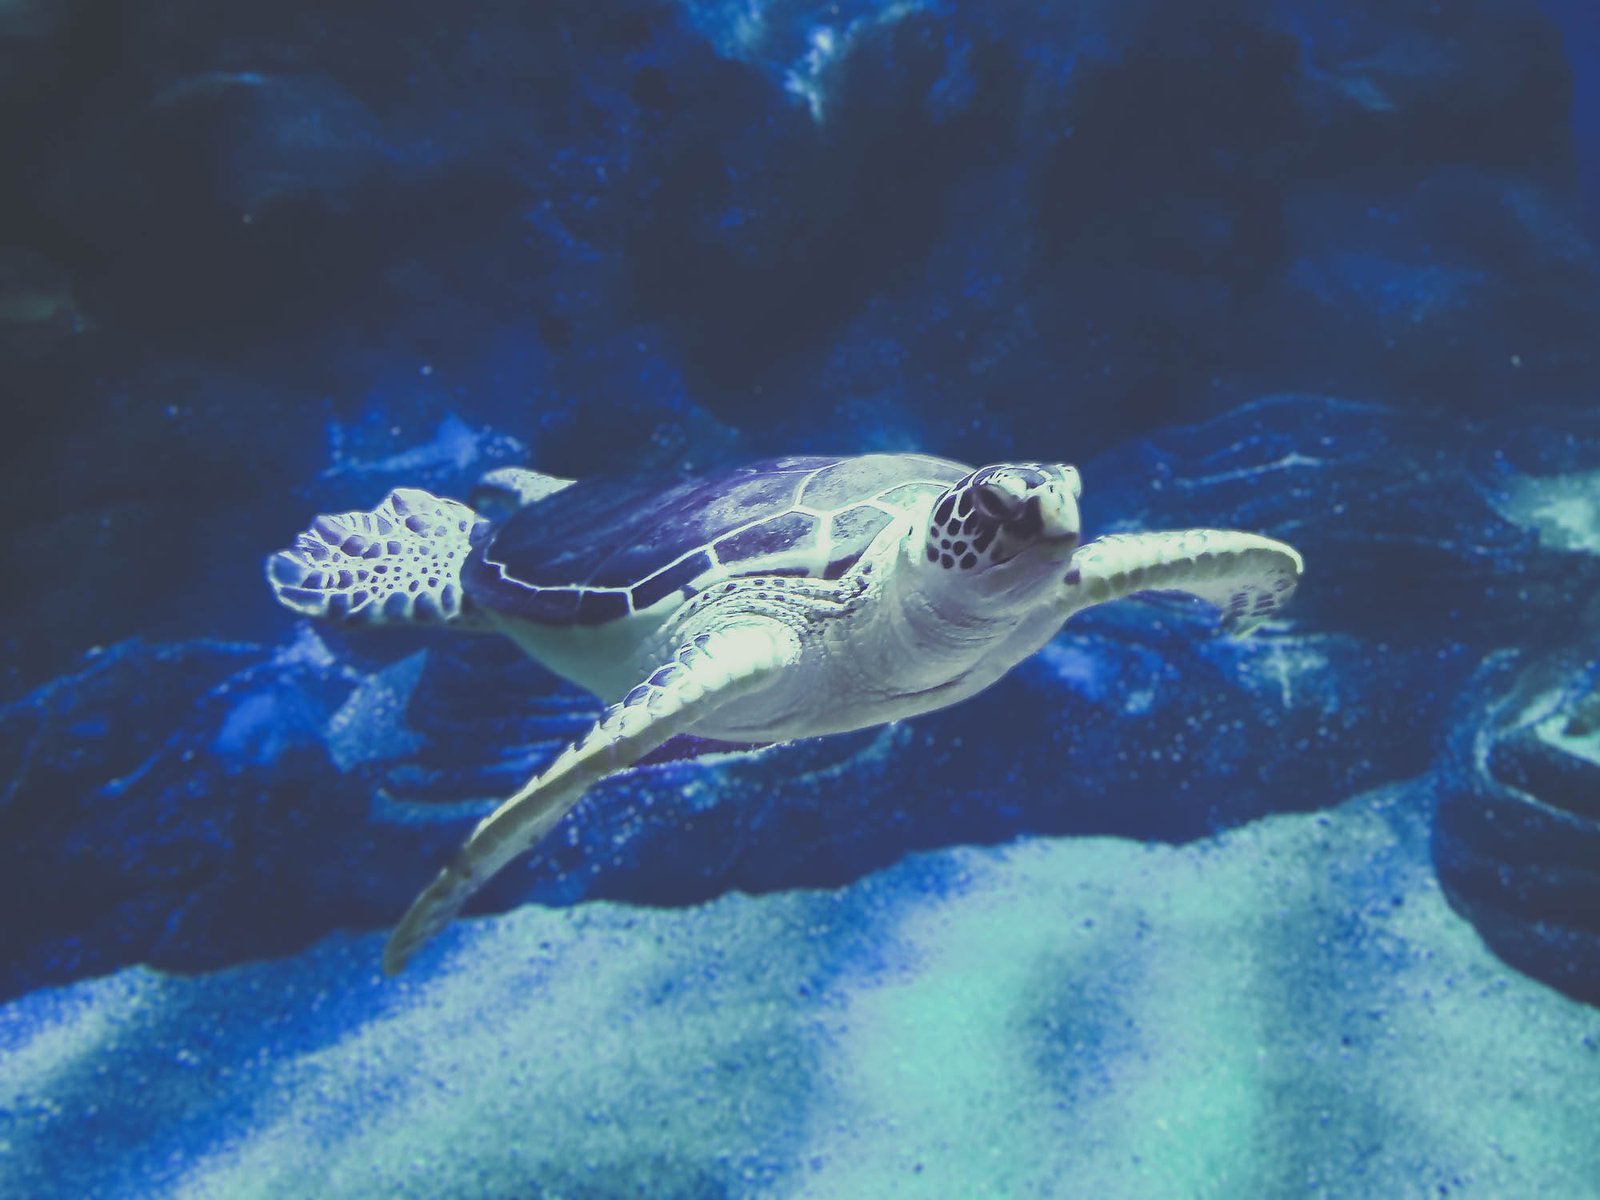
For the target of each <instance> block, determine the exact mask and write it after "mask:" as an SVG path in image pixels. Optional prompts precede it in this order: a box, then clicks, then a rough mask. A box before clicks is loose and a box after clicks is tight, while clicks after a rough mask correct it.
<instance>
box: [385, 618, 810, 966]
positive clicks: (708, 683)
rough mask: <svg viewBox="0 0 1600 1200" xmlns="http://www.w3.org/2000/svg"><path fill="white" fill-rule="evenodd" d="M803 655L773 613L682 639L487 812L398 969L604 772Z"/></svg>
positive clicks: (427, 906) (427, 896)
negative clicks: (575, 740)
mask: <svg viewBox="0 0 1600 1200" xmlns="http://www.w3.org/2000/svg"><path fill="white" fill-rule="evenodd" d="M799 656H800V640H799V638H798V637H797V636H796V634H795V632H794V631H793V630H792V629H790V628H789V627H788V626H787V625H785V624H783V623H782V622H780V621H776V620H758V619H751V620H749V621H747V622H744V623H741V624H738V625H734V626H730V627H728V628H726V629H721V630H718V631H716V632H714V633H703V634H700V635H699V636H698V637H696V638H695V639H694V640H693V641H691V642H689V643H688V644H687V645H685V646H684V647H682V648H681V649H680V650H679V651H678V653H677V654H676V656H674V657H673V658H672V660H671V661H669V662H667V663H665V664H664V665H663V666H661V667H660V668H658V669H657V670H656V671H655V672H654V673H653V674H652V675H651V676H650V678H649V679H647V680H645V681H644V682H643V683H641V684H639V686H638V687H636V688H634V689H633V690H632V691H631V692H629V693H628V694H627V695H626V696H625V697H623V699H622V700H621V701H620V702H618V703H617V704H614V705H612V706H611V707H610V708H609V709H607V710H606V713H605V715H604V716H602V717H601V718H600V720H599V721H598V722H596V723H595V726H594V728H593V729H591V730H590V731H589V732H588V734H586V735H585V736H584V737H583V739H582V740H581V741H579V742H578V743H577V744H575V745H573V746H570V747H568V748H567V749H566V750H565V751H563V752H562V754H561V756H560V757H559V758H557V759H556V760H555V762H553V763H551V764H550V766H549V767H548V768H547V769H546V770H544V771H542V772H541V773H540V774H538V775H536V776H534V777H533V778H532V779H530V780H529V781H528V782H527V783H526V784H524V785H523V787H522V789H521V790H520V791H518V792H517V794H516V795H514V796H512V797H511V798H510V799H509V800H507V801H505V803H503V804H501V805H500V807H499V808H497V809H495V810H494V812H492V813H490V814H489V815H488V816H487V817H485V818H484V819H483V820H482V821H481V822H479V824H478V827H477V828H476V829H474V830H473V831H472V835H471V836H470V837H469V838H468V839H467V840H466V842H465V843H464V844H463V845H462V847H461V849H459V850H458V851H456V854H455V857H454V858H453V859H451V861H450V863H449V864H448V865H447V866H446V867H445V868H444V870H442V871H440V872H439V874H438V875H437V876H436V877H435V878H434V881H433V882H432V883H430V884H429V885H428V886H427V888H426V889H425V890H424V891H423V893H422V894H421V895H420V896H418V897H417V899H416V901H415V902H414V903H413V904H412V905H411V907H410V908H409V909H408V910H407V911H406V914H405V916H404V917H402V918H401V920H400V924H399V925H397V926H396V927H395V930H394V933H393V934H391V935H390V937H389V942H388V944H387V945H386V946H385V947H384V951H383V969H384V970H385V971H386V972H387V973H389V974H391V975H392V974H394V973H395V972H396V971H399V970H400V969H401V968H402V967H404V966H405V965H406V963H407V962H408V961H410V959H411V957H412V955H414V954H415V953H416V952H417V950H418V949H419V948H420V947H421V946H422V944H423V943H424V942H426V941H427V940H428V939H429V938H431V937H433V936H434V935H435V934H436V933H438V932H439V931H440V930H442V929H443V928H444V927H445V926H446V925H448V924H449V923H450V922H451V921H452V920H453V919H454V918H455V916H456V914H457V913H458V912H460V911H461V906H462V905H463V904H465V903H466V901H467V899H468V897H470V896H471V895H472V894H473V893H474V892H476V891H477V890H478V888H480V887H481V886H483V884H484V883H486V882H487V881H488V880H489V879H490V878H491V877H492V876H493V875H494V874H495V873H496V872H498V871H499V870H500V869H501V868H502V867H504V866H505V865H506V864H507V863H509V862H510V861H511V860H512V859H514V858H516V857H517V856H518V855H520V854H522V853H523V852H524V851H526V850H528V849H529V848H530V847H532V846H533V845H534V844H535V843H536V842H537V841H539V839H540V838H542V837H544V835H545V834H547V833H549V832H550V830H551V829H552V828H554V827H555V825H556V823H557V822H559V821H560V820H561V818H562V817H564V816H565V815H566V814H567V813H568V812H569V811H570V810H571V809H572V806H573V805H575V804H576V803H577V802H578V801H579V800H580V799H581V798H582V796H583V794H584V793H585V792H586V791H588V790H589V788H590V787H591V786H593V785H594V784H595V783H596V782H598V781H599V780H600V779H602V778H604V777H605V776H606V775H609V774H611V773H612V772H613V771H619V770H622V769H623V768H625V767H628V766H632V765H633V764H634V763H636V762H638V761H639V760H640V759H641V758H643V757H644V756H645V755H647V754H649V753H650V752H651V751H652V750H654V749H655V748H656V747H658V746H660V745H662V744H663V743H664V742H666V741H667V740H669V739H670V738H672V737H673V736H674V735H676V734H679V733H685V732H689V731H691V730H692V729H693V727H694V725H695V724H696V723H697V722H699V721H702V720H703V719H704V718H705V717H706V716H707V715H708V714H710V713H712V712H715V711H716V710H718V709H721V708H723V707H724V706H726V705H728V704H730V703H732V702H734V701H736V700H738V699H739V698H740V697H741V696H745V695H748V694H749V693H750V692H752V691H755V690H757V689H758V688H760V687H761V686H762V685H763V684H764V683H766V682H767V681H768V680H769V679H770V678H771V677H772V676H773V675H774V674H775V673H777V672H779V671H782V670H783V669H784V668H786V667H789V666H792V665H793V664H794V663H795V662H796V661H798V659H799Z"/></svg>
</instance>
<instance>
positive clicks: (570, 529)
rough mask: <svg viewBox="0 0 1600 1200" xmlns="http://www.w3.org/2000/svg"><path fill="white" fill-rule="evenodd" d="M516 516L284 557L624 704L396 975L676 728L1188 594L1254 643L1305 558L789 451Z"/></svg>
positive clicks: (335, 615) (322, 614) (524, 509)
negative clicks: (506, 871)
mask: <svg viewBox="0 0 1600 1200" xmlns="http://www.w3.org/2000/svg"><path fill="white" fill-rule="evenodd" d="M481 490H482V491H483V492H484V494H485V495H486V496H492V497H493V498H494V499H495V500H496V501H498V502H499V503H500V505H501V507H505V508H510V509H511V511H510V512H509V515H506V516H503V517H502V518H500V519H499V520H491V519H489V518H486V517H484V516H481V515H480V514H479V513H477V512H476V511H474V510H473V509H472V508H469V507H468V506H466V505H464V504H461V503H459V502H457V501H454V500H448V499H442V498H439V497H435V496H432V495H429V494H428V493H427V492H423V491H419V490H417V489H411V488H402V489H397V490H396V491H395V492H393V493H392V494H391V495H390V496H388V497H387V498H385V500H384V501H383V503H381V504H380V505H379V506H378V507H377V508H376V509H374V510H372V511H371V512H355V513H344V514H339V515H337V516H331V517H319V518H317V519H316V521H314V522H313V523H312V526H311V528H310V529H309V530H307V532H305V533H303V534H301V535H300V536H299V538H298V539H297V540H296V542H295V545H294V546H293V547H291V548H290V549H288V550H285V551H282V552H280V553H278V554H276V555H274V556H272V558H271V559H270V560H269V562H268V570H267V575H268V580H269V582H270V583H271V585H272V587H273V588H274V590H275V592H276V593H277V596H278V598H279V600H280V601H282V602H283V603H284V604H285V605H286V606H287V607H289V608H291V609H292V610H294V611H296V612H298V613H302V614H304V615H307V616H311V617H317V618H321V619H331V620H338V621H342V622H345V623H349V624H382V623H414V624H432V625H438V626H441V627H444V628H448V629H459V630H462V631H464V632H499V633H503V634H506V635H507V636H509V637H510V638H512V639H513V640H514V641H516V642H517V644H518V645H520V646H521V647H522V648H523V649H524V650H526V651H527V652H528V653H529V654H530V655H532V656H533V657H534V658H536V659H538V660H539V661H541V662H542V663H544V664H545V665H546V666H548V667H550V668H551V669H552V670H554V671H557V672H558V673H560V674H562V675H565V676H566V677H567V678H569V679H571V680H573V681H574V682H576V683H578V684H580V685H581V686H583V687H585V688H587V689H589V690H590V691H593V692H594V693H595V694H597V695H598V696H600V697H601V698H602V699H604V700H606V701H608V702H610V707H609V708H608V709H607V710H606V712H605V714H604V715H603V716H602V717H601V718H600V720H599V721H598V722H596V724H595V726H594V727H593V728H592V729H591V730H590V731H589V733H588V734H587V735H585V736H584V737H583V738H582V739H580V741H579V742H578V743H577V744H576V745H574V746H572V747H571V748H569V749H568V750H567V751H565V752H564V753H563V754H562V755H561V756H559V757H558V758H557V759H556V760H555V762H553V763H552V764H551V765H550V766H549V767H548V768H546V769H545V770H544V771H542V772H541V773H539V774H538V775H536V776H535V777H534V778H532V779H530V780H529V781H528V783H527V784H526V785H524V786H523V787H522V788H521V789H519V790H518V791H517V793H516V794H515V795H513V796H512V797H510V798H509V799H508V800H506V801H505V802H504V803H503V804H501V805H500V806H499V807H498V808H496V809H495V810H494V812H492V813H491V814H489V816H488V817H486V818H485V819H484V820H483V821H482V822H480V823H479V825H478V826H477V828H476V829H475V830H474V831H473V833H472V835H471V836H470V837H469V838H468V839H467V841H466V842H465V844H464V845H463V846H462V847H461V849H460V850H459V851H458V852H457V854H456V855H455V857H454V858H453V859H452V860H451V862H450V863H449V864H448V865H447V866H446V867H445V868H444V870H443V871H441V873H440V874H439V876H438V877H437V878H436V879H435V880H434V882H433V883H432V884H431V885H429V887H428V888H427V889H425V890H424V891H423V893H422V894H421V896H419V897H418V899H417V901H416V902H415V903H414V904H413V905H412V907H411V909H410V910H409V911H408V912H407V913H406V915H405V917H404V918H403V919H402V920H401V922H400V924H399V926H398V927H397V928H396V930H395V933H394V935H393V936H392V937H391V939H390V941H389V945H388V948H387V949H386V951H385V954H384V967H385V969H386V970H389V971H396V970H399V969H400V968H401V967H403V966H404V965H405V963H406V961H407V960H408V959H409V958H410V957H411V956H412V955H413V954H414V953H415V952H416V951H417V949H418V948H419V947H420V946H421V945H422V944H423V943H424V942H425V941H426V940H427V939H428V938H430V937H432V936H433V935H434V934H435V933H437V932H438V931H439V930H441V929H443V928H444V927H445V926H446V925H447V924H448V923H449V921H450V920H451V919H452V918H453V917H454V916H455V914H456V913H457V912H458V911H459V910H460V908H461V905H462V904H464V903H465V901H466V900H467V898H468V897H470V896H471V895H472V893H473V892H474V891H475V890H476V889H477V888H478V887H479V886H481V885H482V884H483V882H484V881H485V880H487V879H488V878H489V877H490V876H492V875H493V874H494V873H495V872H496V871H498V870H499V869H500V868H501V867H503V866H504V865H505V864H506V863H508V862H510V861H511V860H512V859H514V858H515V857H517V856H518V855H519V854H521V853H523V852H524V851H526V850H527V849H529V848H530V847H531V846H533V845H534V844H535V843H536V842H537V841H538V840H539V839H540V838H542V837H543V836H544V835H545V834H546V833H548V832H549V830H550V829H551V828H553V827H554V826H555V825H556V823H557V822H559V821H560V819H561V818H562V816H563V815H564V814H565V813H567V812H568V811H570V809H571V808H572V806H573V805H574V804H576V803H577V802H578V800H579V799H580V798H581V797H582V796H583V794H584V793H585V791H587V790H588V788H589V787H590V786H592V785H593V784H594V783H595V782H597V781H598V780H600V779H602V778H603V777H604V776H606V775H608V774H610V773H611V772H613V771H617V770H621V769H623V768H626V767H628V766H629V765H631V764H633V763H635V762H637V761H639V759H640V758H642V757H644V756H645V755H648V754H650V753H651V752H652V751H654V750H655V749H657V748H658V747H659V746H661V745H662V744H663V743H664V742H666V741H668V740H669V739H671V738H672V737H675V736H676V735H678V734H680V733H688V734H694V735H696V736H699V737H702V738H710V739H715V740H718V741H728V742H740V743H762V742H765V743H771V742H780V741H788V740H791V739H794V738H801V737H812V736H817V735H820V734H828V733H838V732H843V731H846V730H850V729H859V728H864V727H866V726H871V725H877V724H881V723H884V722H887V721H894V720H899V719H902V718H905V717H910V716H915V715H917V714H918V713H924V712H930V711H933V710H935V709H939V708H943V707H945V706H947V705H950V704H954V703H956V702H958V701H960V700H962V699H965V698H966V697H968V696H971V695H974V694H975V693H977V692H979V691H982V690H983V689H984V688H986V687H988V686H989V685H990V684H992V683H994V682H995V680H997V679H999V678H1000V677H1001V676H1002V675H1004V674H1005V673H1006V672H1007V671H1009V670H1010V669H1011V668H1012V667H1013V666H1015V665H1016V664H1017V663H1018V662H1021V661H1022V660H1023V659H1024V658H1026V657H1028V656H1029V655H1030V654H1032V653H1033V652H1034V651H1036V650H1038V649H1039V648H1040V647H1041V646H1043V645H1044V644H1045V643H1046V642H1048V641H1049V640H1050V639H1051V638H1052V637H1054V636H1055V635H1056V633H1057V632H1058V631H1059V630H1060V628H1061V625H1062V623H1063V622H1064V621H1065V620H1066V619H1067V618H1068V617H1070V616H1071V615H1072V614H1073V613H1074V612H1077V611H1079V610H1080V609H1083V608H1086V607H1088V606H1090V605H1092V604H1099V603H1103V602H1104V601H1107V600H1114V599H1116V598H1118V597H1120V596H1125V595H1128V594H1130V593H1132V592H1137V591H1146V590H1163V591H1178V592H1187V593H1189V594H1191V595H1194V596H1197V597H1199V598H1200V599H1202V600H1204V601H1206V602H1208V603H1210V604H1212V605H1214V606H1215V607H1216V608H1218V609H1220V610H1221V612H1222V614H1223V620H1224V624H1225V625H1226V626H1227V627H1228V628H1230V629H1232V630H1235V631H1238V632H1243V631H1246V630H1248V629H1249V628H1250V627H1252V626H1253V625H1255V624H1257V623H1259V622H1260V621H1262V620H1265V619H1266V618H1268V617H1270V616H1272V615H1274V614H1275V613H1276V612H1278V611H1279V609H1281V607H1282V606H1283V604H1284V603H1285V602H1286V601H1287V600H1288V599H1289V597H1290V596H1291V595H1292V593H1293V591H1294V587H1295V584H1296V582H1297V581H1298V579H1299V576H1300V571H1301V562H1300V556H1299V555H1298V554H1296V553H1295V551H1294V550H1293V549H1292V548H1290V547H1289V546H1286V545H1284V544H1283V543H1281V542H1276V541H1273V540H1271V539H1270V538H1265V537H1261V536H1258V535H1255V534H1249V533H1238V532H1234V531H1230V530H1185V531H1181V532H1174V533H1138V534H1121V535H1115V536H1112V537H1106V538H1102V539H1100V540H1099V541H1096V542H1091V543H1090V544H1088V545H1083V546H1081V545H1080V537H1081V531H1080V527H1079V512H1078V498H1079V495H1080V491H1081V485H1080V481H1079V478H1078V472H1077V470H1076V469H1075V468H1073V467H1070V466H1065V465H1055V464H1044V463H1002V464H996V465H993V466H987V467H983V468H979V469H977V470H974V469H972V468H970V467H967V466H964V465H962V464H960V463H954V462H950V461H949V460H946V459H938V458H930V457H926V456H922V455H890V454H877V455H863V456H860V457H856V458H788V459H774V460H769V461H766V462H760V463H754V464H751V465H749V466H746V467H738V468H733V469H731V470H726V471H722V472H718V473H715V474H712V475H707V476H702V477H699V478H694V479H687V480H667V481H661V480H645V481H639V480H620V481H619V480H603V479H600V480H589V481H585V482H582V483H578V484H572V483H570V481H567V480H558V479H553V478H552V477H549V476H544V475H540V474H538V473H537V472H532V471H520V470H514V469H501V470H500V471H497V472H495V473H494V475H493V477H491V478H486V479H485V481H484V488H483V489H481Z"/></svg>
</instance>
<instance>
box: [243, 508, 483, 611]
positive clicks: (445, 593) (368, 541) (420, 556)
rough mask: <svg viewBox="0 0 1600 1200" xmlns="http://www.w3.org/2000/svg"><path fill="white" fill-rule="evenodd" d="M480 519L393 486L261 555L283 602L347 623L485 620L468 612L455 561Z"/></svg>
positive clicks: (461, 558) (467, 545)
mask: <svg viewBox="0 0 1600 1200" xmlns="http://www.w3.org/2000/svg"><path fill="white" fill-rule="evenodd" d="M483 525H484V521H483V518H482V517H480V516H479V515H478V514H477V513H475V512H473V511H472V509H470V508H468V507H467V506H466V505H465V504H462V503H460V502H459V501H456V500H446V499H442V498H441V497H438V496H435V495H432V494H431V493H429V492H425V491H422V490H421V489H420V488H396V489H395V490H394V491H392V492H390V493H389V494H388V495H387V496H385V497H384V499H383V503H382V504H380V505H378V507H377V508H374V509H372V510H371V511H370V512H359V511H358V512H347V513H333V514H325V515H323V516H320V517H318V518H317V519H316V520H315V521H313V522H312V523H311V528H310V529H308V530H306V531H305V532H304V533H302V534H300V536H299V537H297V538H295V542H294V545H293V546H291V547H290V548H289V549H287V550H280V551H278V553H276V554H274V555H273V556H272V557H271V558H269V559H268V560H267V581H268V582H269V583H270V584H271V585H272V591H273V594H274V595H276V596H277V598H278V602H279V603H280V604H282V605H283V606H284V607H285V608H289V609H292V610H293V611H295V612H297V613H300V614H301V615H303V616H307V617H318V618H321V619H323V620H330V621H341V622H344V623H346V624H351V625H409V624H420V625H438V624H443V623H445V622H449V623H450V626H451V628H453V629H459V630H463V631H465V630H470V629H483V630H485V631H487V630H488V629H489V628H490V627H489V626H488V625H487V624H485V623H483V622H482V621H481V619H480V618H478V617H476V616H475V614H473V612H472V611H471V607H470V605H469V603H468V601H467V597H466V594H465V592H463V591H462V588H461V565H462V563H463V562H465V561H466V557H467V555H468V554H469V553H470V552H471V550H472V539H473V537H474V536H475V535H476V534H477V533H478V532H479V530H480V528H481V527H482V526H483Z"/></svg>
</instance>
